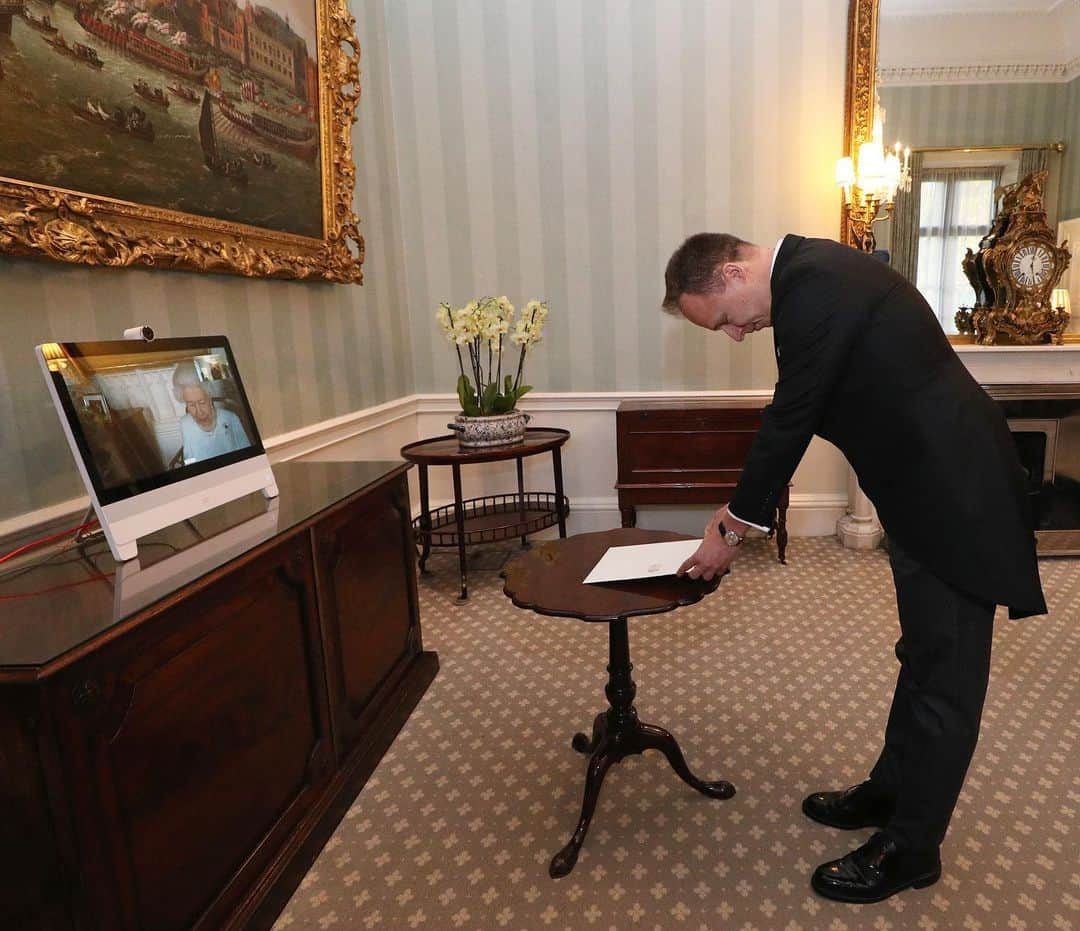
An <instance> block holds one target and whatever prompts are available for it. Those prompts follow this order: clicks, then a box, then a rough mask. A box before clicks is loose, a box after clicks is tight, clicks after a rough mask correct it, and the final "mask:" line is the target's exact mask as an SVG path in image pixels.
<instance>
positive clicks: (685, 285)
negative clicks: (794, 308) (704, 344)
mask: <svg viewBox="0 0 1080 931" xmlns="http://www.w3.org/2000/svg"><path fill="white" fill-rule="evenodd" d="M771 259H772V252H771V250H769V249H762V248H761V247H760V246H755V245H754V244H753V243H750V242H746V241H744V240H742V239H739V238H738V237H737V236H731V235H729V234H727V233H697V234H696V235H694V236H691V237H690V238H689V239H687V240H686V242H684V243H683V244H682V245H681V246H679V248H678V249H676V250H675V252H674V254H673V255H672V256H671V259H670V260H669V261H668V264H667V270H666V271H665V272H664V283H665V285H666V293H665V295H664V309H665V310H667V311H668V312H670V313H675V314H682V316H684V317H685V318H686V319H687V320H689V321H690V322H691V323H694V324H696V325H697V326H700V327H705V329H707V330H723V331H724V332H725V333H727V335H728V336H730V337H731V338H732V339H733V340H735V341H736V342H742V339H743V337H744V336H745V335H746V334H747V333H753V332H755V331H756V330H760V329H762V328H764V327H767V326H771V324H772V290H771V288H770V284H769V271H770V264H771Z"/></svg>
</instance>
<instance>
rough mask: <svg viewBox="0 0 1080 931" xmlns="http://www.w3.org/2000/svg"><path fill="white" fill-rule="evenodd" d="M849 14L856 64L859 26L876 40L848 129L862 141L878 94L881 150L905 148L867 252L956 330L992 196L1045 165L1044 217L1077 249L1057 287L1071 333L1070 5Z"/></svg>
mask: <svg viewBox="0 0 1080 931" xmlns="http://www.w3.org/2000/svg"><path fill="white" fill-rule="evenodd" d="M943 7H944V8H945V9H947V12H941V11H942V8H943ZM851 15H852V26H853V28H852V40H851V54H852V56H853V58H854V59H857V57H858V55H859V54H860V38H859V36H858V35H857V31H858V30H857V27H859V25H860V24H861V25H862V28H863V29H864V30H870V31H871V33H873V31H874V30H875V29H876V42H875V41H874V36H873V35H871V36H870V37H869V43H868V44H869V51H868V52H866V51H863V52H862V54H863V55H864V57H868V61H867V62H866V63H865V64H864V67H863V68H862V69H861V71H860V69H859V67H858V61H857V60H853V62H851V63H849V75H850V80H851V82H852V83H851V86H850V87H849V101H850V104H851V109H852V112H851V113H849V131H852V130H851V129H850V127H854V130H853V131H855V132H856V135H857V137H859V127H862V135H861V138H869V135H870V134H869V132H867V131H866V128H867V127H870V126H872V121H873V112H874V111H873V105H874V99H875V92H876V97H877V99H878V100H879V101H880V106H881V108H882V111H883V115H884V140H883V141H884V142H885V144H886V146H889V147H891V146H892V144H893V143H894V142H895V141H896V140H899V141H901V142H902V144H903V145H904V146H910V147H911V150H912V154H911V161H910V167H911V190H910V192H907V193H905V192H903V191H901V192H900V193H898V194H897V197H896V205H895V207H894V209H893V212H892V215H891V217H890V218H889V219H887V220H884V221H879V222H878V223H877V224H875V226H874V233H875V234H876V244H877V248H878V249H879V250H884V251H885V252H887V253H888V261H889V262H890V264H891V265H893V267H894V268H896V269H897V270H898V271H900V272H901V273H902V274H904V275H905V277H907V278H908V279H909V280H911V281H912V282H914V283H915V284H916V286H917V287H918V288H919V290H920V291H921V292H922V293H923V295H924V296H925V297H926V299H927V300H928V302H929V303H930V305H931V307H933V308H934V311H935V313H936V314H937V315H938V318H939V319H940V320H941V323H942V326H943V328H944V329H945V331H946V332H947V333H949V334H956V333H957V325H956V314H957V311H958V310H959V309H960V308H961V307H970V306H971V305H972V304H973V303H974V302H975V292H974V290H973V288H972V286H971V284H970V283H969V281H968V278H967V276H966V275H965V273H964V269H963V265H962V263H963V260H964V256H965V254H966V250H967V249H968V248H971V249H973V250H975V251H978V249H979V242H980V240H981V239H982V238H983V237H984V236H985V235H986V234H987V233H988V232H989V231H990V228H991V225H992V222H993V220H994V217H995V214H996V213H997V209H998V207H999V206H1000V196H997V197H996V196H995V194H996V192H997V193H1000V192H999V189H1000V188H1001V187H1002V186H1005V185H1009V184H1013V183H1015V182H1017V181H1018V180H1020V179H1022V178H1024V177H1026V176H1027V175H1028V174H1030V173H1031V172H1033V171H1040V170H1046V171H1047V177H1046V181H1045V184H1044V186H1043V195H1044V206H1045V211H1046V215H1047V224H1048V225H1049V227H1050V229H1051V230H1052V231H1054V232H1055V233H1056V241H1057V242H1058V243H1060V242H1061V241H1062V240H1068V241H1069V246H1070V249H1071V251H1073V253H1074V257H1073V261H1072V262H1071V263H1070V266H1069V268H1068V269H1067V270H1066V271H1065V272H1064V275H1063V276H1062V278H1061V280H1060V282H1059V283H1058V284H1057V287H1058V288H1059V289H1067V290H1068V293H1069V303H1070V304H1071V308H1072V318H1071V320H1070V324H1069V327H1068V332H1070V333H1078V332H1080V4H1078V3H1062V2H1060V0H950V2H949V3H948V4H942V3H941V2H940V0H852V14H851ZM866 45H867V40H866V37H863V39H862V46H866ZM849 151H850V147H849ZM849 241H850V240H849ZM1055 295H1058V292H1055ZM1055 300H1064V298H1063V297H1060V296H1058V297H1056V298H1055Z"/></svg>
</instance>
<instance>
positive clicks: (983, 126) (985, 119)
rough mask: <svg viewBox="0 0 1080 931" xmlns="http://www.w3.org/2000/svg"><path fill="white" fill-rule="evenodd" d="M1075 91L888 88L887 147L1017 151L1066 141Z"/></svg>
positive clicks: (1057, 87) (884, 100)
mask: <svg viewBox="0 0 1080 931" xmlns="http://www.w3.org/2000/svg"><path fill="white" fill-rule="evenodd" d="M1068 89H1069V85H1068V84H1064V83H1050V82H1048V83H1043V84H1021V83H1014V84H931V85H915V86H896V87H882V88H881V89H880V97H881V105H882V106H883V107H884V108H885V135H886V137H887V140H886V141H889V140H893V139H902V140H903V141H904V143H905V145H912V146H917V147H919V148H928V147H936V146H942V147H945V146H965V145H967V146H983V145H1013V144H1017V143H1022V142H1054V141H1057V140H1060V139H1062V138H1064V135H1065V110H1066V98H1067V96H1068Z"/></svg>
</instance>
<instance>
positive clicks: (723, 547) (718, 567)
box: [677, 508, 746, 582]
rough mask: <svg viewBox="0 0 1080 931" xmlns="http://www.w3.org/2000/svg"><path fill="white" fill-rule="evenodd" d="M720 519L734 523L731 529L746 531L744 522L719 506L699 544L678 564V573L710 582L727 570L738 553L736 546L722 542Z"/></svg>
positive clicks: (740, 531)
mask: <svg viewBox="0 0 1080 931" xmlns="http://www.w3.org/2000/svg"><path fill="white" fill-rule="evenodd" d="M720 521H724V523H725V525H726V524H727V522H728V521H731V522H732V524H733V525H735V526H733V528H732V529H735V530H737V531H738V532H739V533H740V534H742V533H745V532H746V524H744V523H743V522H742V521H734V520H732V518H731V517H730V516H729V515H728V513H727V508H721V509H720V510H719V511H717V512H716V513H715V514H714V515H713V516H712V519H711V520H710V521H709V523H708V525H707V526H706V527H705V539H704V540H702V541H701V546H699V547H698V548H697V549H696V550H695V551H694V554H693V555H692V556H690V557H689V558H688V559H687V560H686V561H685V562H684V563H683V564H682V565H681V566H679V571H678V573H677V574H678V575H686V576H689V577H690V578H691V579H704V580H705V581H706V582H711V581H712V580H713V579H714V578H715V577H717V576H718V575H720V576H722V575H723V574H724V573H725V572H727V571H728V567H730V566H731V564H732V563H733V562H734V561H735V557H736V556H737V555H738V547H735V546H728V545H727V543H725V542H724V538H723V537H721V536H720V529H719V526H718V525H719V523H720Z"/></svg>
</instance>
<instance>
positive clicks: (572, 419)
mask: <svg viewBox="0 0 1080 931" xmlns="http://www.w3.org/2000/svg"><path fill="white" fill-rule="evenodd" d="M771 396H772V393H771V392H770V391H760V390H751V391H712V392H692V391H687V392H654V391H649V392H559V393H555V392H550V393H539V392H538V393H535V394H531V395H529V397H528V398H527V399H526V400H525V402H523V403H522V405H521V406H522V408H523V409H524V410H526V411H527V412H528V413H530V414H531V415H532V417H533V423H534V424H543V425H544V426H559V427H565V428H566V429H569V430H570V431H571V440H570V444H569V445H568V446H567V448H566V450H565V451H564V455H563V471H564V476H565V482H566V493H567V494H568V495H569V497H570V510H571V515H570V523H569V527H570V529H571V530H572V532H576V533H580V532H585V531H589V530H604V529H607V528H610V527H617V526H619V523H620V519H619V509H618V503H617V499H616V497H615V495H614V494H613V486H614V483H615V468H616V466H615V410H616V408H617V407H618V406H619V403H620V402H622V401H624V400H639V399H651V400H677V399H681V398H717V399H727V400H740V401H743V402H746V403H751V404H762V405H764V404H766V403H768V401H769V400H770V398H771ZM458 410H459V408H458V403H457V398H456V396H455V395H452V394H414V395H409V396H407V397H404V398H397V399H395V400H393V401H388V402H386V403H384V404H378V405H374V406H372V407H368V408H364V409H362V410H359V411H354V412H353V413H350V414H346V415H344V416H341V417H335V418H332V419H330V420H325V421H322V422H320V423H316V424H311V425H309V426H306V427H303V428H301V429H299V430H294V431H290V432H288V433H284V434H279V435H277V436H274V437H270V438H268V439H266V440H265V441H264V445H265V447H266V451H267V454H268V455H269V457H270V461H271V462H272V463H274V462H284V461H288V460H293V459H303V460H311V461H335V460H338V461H340V460H351V459H366V460H370V459H398V458H400V457H399V453H398V451H399V450H400V449H401V447H402V446H404V445H405V444H406V443H410V442H412V441H414V440H417V439H419V438H421V437H423V436H433V435H438V434H443V433H446V432H447V430H446V423H447V422H448V421H449V420H451V419H453V416H454V414H455V413H457V411H458ZM525 463H526V469H525V481H526V488H536V489H543V488H549V487H550V486H551V484H552V479H551V464H550V456H547V455H541V456H536V457H532V458H530V459H527V460H526V461H525ZM462 479H463V484H464V493H465V495H466V496H467V497H469V496H474V495H480V494H490V493H494V492H500V491H501V492H505V491H512V490H513V489H514V488H515V487H516V479H515V477H514V466H513V463H492V464H487V465H483V466H477V467H472V468H465V469H463V470H462ZM409 482H410V493H411V495H412V501H413V506H414V510H415V511H416V512H417V513H418V512H419V491H418V483H417V478H416V470H415V469H413V470H411V471H410V473H409ZM801 483H802V484H804V485H805V486H809V487H812V488H814V489H820V490H815V491H800V490H799V486H800V484H801ZM431 497H432V507H436V506H438V505H439V504H446V503H449V502H450V501H451V500H452V491H451V488H450V470H449V469H446V468H437V467H436V468H432V469H431ZM847 501H848V498H847V464H846V462H844V460H843V457H842V456H841V455H840V454H839V452H837V451H836V450H835V449H833V448H832V447H830V446H828V444H823V443H820V441H817V440H815V442H814V444H812V445H811V449H810V451H809V452H808V453H807V456H806V458H805V459H804V461H803V463H802V465H800V467H799V471H797V472H796V474H795V487H794V488H793V490H792V495H791V508H790V509H789V511H788V529H789V532H790V533H791V535H792V536H794V537H799V536H826V535H832V534H835V532H836V522H837V520H839V519H840V518H841V517H842V516H843V515H844V514H845V512H846V510H847ZM87 505H88V499H87V498H86V497H85V496H82V497H79V498H72V499H70V500H68V501H63V502H59V503H57V504H54V505H50V506H48V507H44V508H40V509H38V510H35V511H30V512H28V513H25V514H20V515H18V516H16V517H12V518H8V519H7V520H4V521H0V552H4V551H7V550H9V549H11V548H12V547H14V546H18V545H20V544H21V543H22V542H24V541H26V540H30V539H36V538H38V537H40V536H44V535H46V534H48V533H50V532H55V531H56V530H60V529H63V527H64V526H65V525H70V524H72V523H73V521H72V520H71V518H72V517H73V516H75V517H76V519H77V518H78V517H79V516H81V514H82V513H83V512H84V511H85V510H86V507H87ZM710 513H711V509H710V508H659V507H642V508H639V510H638V524H639V526H642V527H656V528H659V527H663V528H666V529H672V530H681V531H683V532H685V533H694V534H697V533H700V532H701V530H702V528H703V527H704V526H705V523H706V521H707V520H708V517H709V514H710Z"/></svg>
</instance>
